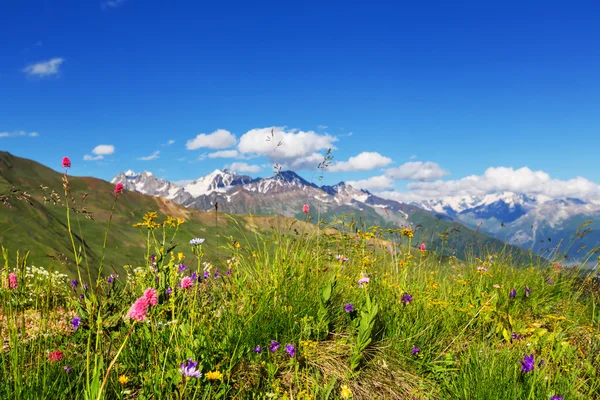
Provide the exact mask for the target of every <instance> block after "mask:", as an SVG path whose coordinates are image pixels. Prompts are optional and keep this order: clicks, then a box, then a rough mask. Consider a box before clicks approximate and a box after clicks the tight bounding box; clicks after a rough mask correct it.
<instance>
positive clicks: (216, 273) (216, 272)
mask: <svg viewBox="0 0 600 400" xmlns="http://www.w3.org/2000/svg"><path fill="white" fill-rule="evenodd" d="M220 277H221V273H220V272H219V270H218V269H217V270H215V278H220Z"/></svg>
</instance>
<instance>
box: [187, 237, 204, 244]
mask: <svg viewBox="0 0 600 400" xmlns="http://www.w3.org/2000/svg"><path fill="white" fill-rule="evenodd" d="M202 243H204V239H200V238H194V239H192V240H190V244H191V245H192V246H199V245H201V244H202Z"/></svg>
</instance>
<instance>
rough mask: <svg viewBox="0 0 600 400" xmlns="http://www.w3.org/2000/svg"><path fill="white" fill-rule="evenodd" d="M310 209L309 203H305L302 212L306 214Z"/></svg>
mask: <svg viewBox="0 0 600 400" xmlns="http://www.w3.org/2000/svg"><path fill="white" fill-rule="evenodd" d="M308 211H309V208H308V204H305V205H303V206H302V212H303V213H304V214H308Z"/></svg>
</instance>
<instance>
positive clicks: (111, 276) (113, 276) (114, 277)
mask: <svg viewBox="0 0 600 400" xmlns="http://www.w3.org/2000/svg"><path fill="white" fill-rule="evenodd" d="M118 277H119V274H110V276H109V277H108V278H106V281H107V282H108V283H113V282H114V280H115V279H117V278H118Z"/></svg>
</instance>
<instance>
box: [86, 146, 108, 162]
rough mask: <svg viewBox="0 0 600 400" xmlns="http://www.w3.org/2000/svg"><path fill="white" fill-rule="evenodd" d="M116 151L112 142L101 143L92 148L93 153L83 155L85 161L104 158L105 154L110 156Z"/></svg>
mask: <svg viewBox="0 0 600 400" xmlns="http://www.w3.org/2000/svg"><path fill="white" fill-rule="evenodd" d="M114 152H115V146H113V145H112V144H99V145H98V146H96V147H94V148H93V149H92V154H93V156H92V155H89V154H86V155H84V156H83V159H84V160H85V161H95V160H102V159H103V158H104V156H109V155H111V154H113V153H114Z"/></svg>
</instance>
